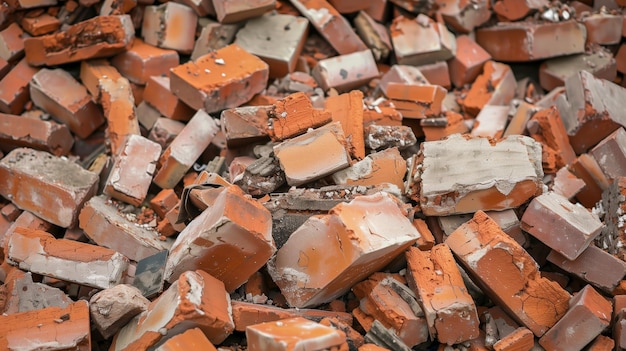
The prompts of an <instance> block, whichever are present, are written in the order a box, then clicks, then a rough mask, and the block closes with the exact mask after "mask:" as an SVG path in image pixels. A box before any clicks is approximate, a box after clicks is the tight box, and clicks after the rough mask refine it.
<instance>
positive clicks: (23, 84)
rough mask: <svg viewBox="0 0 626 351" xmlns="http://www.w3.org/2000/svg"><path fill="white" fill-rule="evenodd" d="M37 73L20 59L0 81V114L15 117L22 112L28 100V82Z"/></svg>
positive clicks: (24, 60)
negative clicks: (8, 114)
mask: <svg viewBox="0 0 626 351" xmlns="http://www.w3.org/2000/svg"><path fill="white" fill-rule="evenodd" d="M38 71H39V69H38V68H34V67H31V66H30V65H29V64H28V63H27V62H26V59H22V60H20V62H18V63H17V64H16V65H15V67H13V69H11V71H9V73H7V74H6V75H5V76H4V78H1V79H0V86H2V89H0V112H3V113H11V114H14V115H17V114H20V113H22V112H23V111H24V106H25V105H26V103H27V102H28V101H29V99H30V88H29V87H30V81H31V79H32V77H33V76H34V75H35V74H36V73H37V72H38Z"/></svg>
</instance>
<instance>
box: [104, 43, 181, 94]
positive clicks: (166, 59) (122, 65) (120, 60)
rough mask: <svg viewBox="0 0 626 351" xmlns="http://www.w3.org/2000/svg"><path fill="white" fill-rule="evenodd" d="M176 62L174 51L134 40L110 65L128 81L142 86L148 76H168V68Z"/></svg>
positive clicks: (176, 64)
mask: <svg viewBox="0 0 626 351" xmlns="http://www.w3.org/2000/svg"><path fill="white" fill-rule="evenodd" d="M178 61H179V58H178V53H177V52H176V51H174V50H168V49H162V48H159V47H156V46H154V45H150V44H147V43H145V42H144V41H143V40H141V39H139V38H135V40H133V43H132V45H131V46H130V48H129V49H128V50H127V51H125V52H123V53H121V54H118V55H116V56H115V57H113V58H112V59H111V64H112V65H113V66H114V67H115V68H117V69H118V71H119V72H120V73H121V74H122V75H123V76H124V77H126V78H127V79H128V80H129V81H131V82H133V83H135V84H139V85H144V84H146V83H147V82H148V79H149V78H150V76H160V75H167V74H169V70H170V68H172V67H176V66H178V64H179V62H178Z"/></svg>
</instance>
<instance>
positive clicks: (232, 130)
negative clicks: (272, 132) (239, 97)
mask: <svg viewBox="0 0 626 351" xmlns="http://www.w3.org/2000/svg"><path fill="white" fill-rule="evenodd" d="M284 102H285V101H284V100H283V103H284ZM301 106H302V105H300V106H299V107H298V109H297V110H295V111H294V112H296V113H298V112H300V111H302V110H301ZM277 107H278V106H242V107H236V108H232V109H227V110H224V111H222V113H221V115H220V124H221V126H222V133H224V136H225V137H226V143H227V145H228V146H229V147H237V146H243V145H248V144H250V143H254V142H259V141H263V140H267V138H268V136H269V135H268V130H267V129H268V125H269V124H268V123H269V111H270V110H272V109H275V108H277ZM282 112H286V111H281V112H280V114H282ZM287 116H288V117H290V116H289V113H288V112H287ZM278 126H280V124H279V125H278Z"/></svg>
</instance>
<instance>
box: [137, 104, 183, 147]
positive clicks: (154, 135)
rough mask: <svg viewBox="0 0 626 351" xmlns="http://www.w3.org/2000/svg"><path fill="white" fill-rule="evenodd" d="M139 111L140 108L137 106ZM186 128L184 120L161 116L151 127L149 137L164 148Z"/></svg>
mask: <svg viewBox="0 0 626 351" xmlns="http://www.w3.org/2000/svg"><path fill="white" fill-rule="evenodd" d="M137 113H139V108H137ZM157 113H158V112H157ZM184 128H185V124H184V123H182V122H179V121H175V120H173V119H169V118H166V117H159V118H157V120H156V121H155V122H154V125H153V126H152V129H150V133H149V134H148V139H150V140H152V141H154V142H155V143H157V144H159V145H161V148H162V149H167V148H168V147H169V146H170V144H171V143H172V141H174V139H176V137H177V136H178V134H180V133H181V132H182V131H183V129H184Z"/></svg>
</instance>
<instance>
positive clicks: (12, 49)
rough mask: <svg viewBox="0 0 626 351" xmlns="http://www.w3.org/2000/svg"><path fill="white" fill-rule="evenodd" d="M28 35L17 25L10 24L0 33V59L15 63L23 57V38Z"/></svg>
mask: <svg viewBox="0 0 626 351" xmlns="http://www.w3.org/2000/svg"><path fill="white" fill-rule="evenodd" d="M26 37H28V35H26V34H24V31H23V30H22V28H21V27H20V26H19V25H18V24H17V23H11V24H9V26H8V27H7V28H5V29H3V30H1V31H0V58H2V59H3V60H5V61H8V62H16V61H18V60H19V59H21V58H22V56H23V55H24V38H26Z"/></svg>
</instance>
